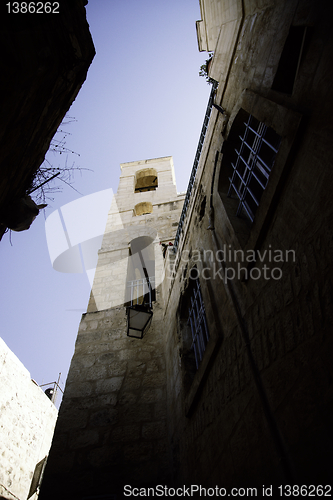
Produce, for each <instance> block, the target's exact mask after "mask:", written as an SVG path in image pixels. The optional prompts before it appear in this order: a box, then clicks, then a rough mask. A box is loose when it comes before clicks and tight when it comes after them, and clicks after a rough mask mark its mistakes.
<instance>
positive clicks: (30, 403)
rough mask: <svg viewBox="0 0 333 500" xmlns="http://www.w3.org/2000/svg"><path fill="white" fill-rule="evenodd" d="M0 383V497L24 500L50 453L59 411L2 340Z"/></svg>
mask: <svg viewBox="0 0 333 500" xmlns="http://www.w3.org/2000/svg"><path fill="white" fill-rule="evenodd" d="M0 383H1V391H0V497H1V498H6V499H9V500H12V499H17V498H18V499H19V500H26V499H27V497H28V493H29V490H30V484H31V480H32V477H33V474H34V470H35V467H36V465H37V463H38V462H40V461H41V460H42V459H43V458H44V457H45V456H47V454H48V452H49V449H50V446H51V440H52V436H53V431H54V426H55V422H56V419H57V416H58V411H57V409H56V407H55V406H54V404H53V403H52V402H51V401H50V399H49V398H48V397H47V396H46V395H45V393H44V391H43V390H42V389H41V388H40V387H38V385H37V384H36V382H34V381H33V380H31V377H30V373H29V372H28V370H27V369H26V368H25V367H24V366H23V365H22V363H21V362H20V361H19V359H18V358H17V357H16V356H15V355H14V354H13V353H12V352H11V351H10V349H9V348H8V347H7V345H6V344H5V343H4V342H3V340H2V339H0ZM30 498H32V499H33V500H34V499H35V498H37V497H36V496H35V495H33V496H32V497H30Z"/></svg>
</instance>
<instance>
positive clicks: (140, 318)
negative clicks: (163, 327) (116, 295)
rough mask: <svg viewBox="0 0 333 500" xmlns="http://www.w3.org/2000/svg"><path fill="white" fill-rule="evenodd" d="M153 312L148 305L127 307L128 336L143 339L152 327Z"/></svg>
mask: <svg viewBox="0 0 333 500" xmlns="http://www.w3.org/2000/svg"><path fill="white" fill-rule="evenodd" d="M152 317H153V311H152V310H151V309H150V307H147V306H146V305H140V304H135V305H132V306H129V307H127V335H128V337H134V338H137V339H142V338H143V336H144V334H145V333H146V332H147V330H148V329H149V327H150V324H151V320H152Z"/></svg>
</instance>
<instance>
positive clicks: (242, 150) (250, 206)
mask: <svg viewBox="0 0 333 500" xmlns="http://www.w3.org/2000/svg"><path fill="white" fill-rule="evenodd" d="M280 143H281V137H280V136H279V135H278V134H277V133H276V132H274V130H273V129H271V128H270V127H267V126H266V125H265V124H264V123H262V122H259V121H258V120H257V119H256V118H254V117H253V116H252V115H249V116H248V119H247V121H246V122H244V130H243V133H242V135H239V136H238V139H237V144H236V147H235V153H236V160H235V162H234V163H233V162H231V165H232V167H233V173H232V176H231V178H229V181H230V186H229V190H228V196H229V197H232V195H233V194H236V196H237V198H238V199H239V205H238V208H237V212H236V215H237V216H240V215H241V213H242V212H243V213H244V212H245V215H246V216H247V217H248V218H249V219H250V221H251V222H253V220H254V215H255V213H256V210H257V208H258V206H259V203H260V199H261V196H262V193H263V192H264V190H265V188H266V186H267V184H268V179H269V175H270V173H271V170H272V167H273V165H274V162H275V158H276V155H277V152H278V150H279V146H280Z"/></svg>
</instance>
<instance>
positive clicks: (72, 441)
mask: <svg viewBox="0 0 333 500" xmlns="http://www.w3.org/2000/svg"><path fill="white" fill-rule="evenodd" d="M183 201H184V194H177V190H176V183H175V176H174V168H173V161H172V157H165V158H157V159H151V160H145V161H138V162H131V163H124V164H122V165H121V176H120V181H119V186H118V190H117V193H116V194H115V196H114V199H113V200H112V203H111V208H110V211H109V214H108V221H107V225H106V230H105V234H104V238H103V243H102V247H101V249H100V251H99V257H98V264H97V268H96V272H95V278H94V283H93V287H92V291H91V297H90V301H89V305H88V310H87V313H86V314H84V315H83V317H82V321H81V324H80V328H79V334H78V337H77V342H76V347H75V353H74V356H73V359H72V362H71V366H70V370H69V374H68V378H67V382H66V387H65V393H64V398H63V402H62V405H61V409H60V415H61V418H60V421H59V425H58V426H57V427H56V431H55V436H54V440H53V445H52V453H51V455H50V458H49V461H48V464H47V469H46V475H45V478H44V482H43V492H42V493H41V494H42V498H43V496H44V498H53V496H52V495H54V498H59V497H63V498H64V497H65V496H64V495H65V494H64V491H63V488H64V485H66V494H67V495H68V496H67V498H73V499H74V498H84V497H89V496H91V495H96V494H104V493H108V494H110V496H109V497H108V498H112V496H111V494H114V493H118V494H119V492H121V491H122V486H123V484H125V483H127V482H128V481H130V483H129V484H131V483H132V484H141V483H142V481H143V482H144V483H145V484H147V485H150V484H157V483H158V482H161V481H162V482H166V483H170V481H171V464H170V450H169V445H168V437H167V436H168V435H167V423H166V416H167V399H166V398H167V392H166V390H167V381H166V362H165V347H166V346H165V338H164V337H165V331H164V327H163V314H164V310H165V304H164V301H163V293H162V283H163V280H164V273H165V267H164V264H165V259H164V257H163V254H165V252H166V250H164V248H165V249H167V246H166V245H168V246H169V243H170V242H173V240H174V238H175V234H176V230H177V227H178V222H179V217H180V213H181V210H182V206H183ZM147 282H150V283H151V292H150V293H151V301H152V312H153V316H152V320H151V325H150V328H149V333H147V335H146V336H144V337H143V339H138V338H133V337H129V336H127V323H128V319H127V314H126V313H127V306H129V305H130V303H132V304H133V305H134V306H137V305H139V306H140V305H141V304H142V302H143V299H144V298H145V296H146V292H147V290H148V287H147ZM133 311H134V313H135V312H136V310H135V309H133ZM129 333H131V332H129ZM131 334H132V335H134V336H136V332H135V331H134V332H132V333H131Z"/></svg>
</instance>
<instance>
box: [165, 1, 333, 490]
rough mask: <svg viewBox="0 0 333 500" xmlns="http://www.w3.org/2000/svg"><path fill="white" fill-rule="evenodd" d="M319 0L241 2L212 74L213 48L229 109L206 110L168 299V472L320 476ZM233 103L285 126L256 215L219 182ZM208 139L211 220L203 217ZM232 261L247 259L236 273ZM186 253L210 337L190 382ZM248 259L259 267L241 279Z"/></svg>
mask: <svg viewBox="0 0 333 500" xmlns="http://www.w3.org/2000/svg"><path fill="white" fill-rule="evenodd" d="M328 12H329V4H328V2H320V3H319V4H318V3H316V4H315V3H314V2H299V3H296V2H279V3H278V4H276V5H275V6H273V5H272V3H271V2H264V3H262V4H261V5H259V4H258V2H244V11H243V14H242V16H243V17H242V27H241V29H240V32H239V37H238V39H237V40H236V42H237V43H235V52H234V53H232V54H231V58H230V66H227V67H226V68H225V69H226V70H227V71H226V72H225V71H224V72H223V74H221V75H220V76H219V75H217V73H218V67H219V66H218V64H219V63H218V61H219V54H218V51H217V52H215V54H214V58H215V68H214V60H213V63H212V71H214V74H213V75H211V76H213V77H214V78H218V79H219V80H221V83H220V86H219V89H218V92H217V96H216V98H215V102H216V103H217V104H218V105H220V106H221V107H222V108H223V109H224V111H225V112H224V114H223V115H222V114H221V113H220V112H218V111H217V110H213V112H212V117H211V120H210V125H209V130H208V133H207V138H206V141H205V145H204V148H203V153H202V157H201V161H200V164H199V167H198V173H197V180H196V183H197V188H196V189H194V190H193V193H192V200H191V203H190V209H189V211H188V215H187V220H186V222H185V225H184V227H185V230H184V232H183V235H182V237H181V239H180V246H179V250H178V253H177V256H176V257H175V262H176V268H175V270H176V276H175V279H174V280H173V281H172V282H171V286H170V288H169V291H168V294H167V299H166V304H167V309H166V312H165V325H168V334H167V374H168V424H169V433H170V442H171V446H172V449H173V460H174V470H175V471H176V478H177V479H176V482H177V483H178V484H183V483H184V482H185V483H186V484H191V483H192V484H202V485H204V486H206V487H208V486H210V487H212V486H213V487H214V486H215V485H220V486H225V487H230V488H231V487H246V486H258V487H261V486H262V485H263V484H284V483H287V484H326V483H329V482H330V470H329V469H330V465H329V464H330V463H332V459H333V456H332V443H333V435H332V430H331V426H330V424H329V421H330V420H331V419H332V395H333V394H332V393H333V386H332V365H331V362H330V357H331V355H332V335H331V334H332V315H333V312H332V299H331V298H332V290H333V286H332V265H331V259H330V253H331V250H332V241H333V239H332V236H333V234H332V229H331V225H332V224H331V222H330V221H332V204H331V186H332V168H331V167H332V145H331V140H330V139H329V136H330V133H329V132H328V131H329V130H332V118H331V117H332V111H333V110H332V101H331V100H329V99H328V94H329V92H330V90H329V89H330V83H329V78H330V77H329V75H330V74H331V65H330V62H329V61H330V55H329V54H330V53H331V51H332V38H331V36H330V35H329V33H330V28H329V22H328V21H327V18H328V17H327V15H328ZM291 25H295V26H302V25H306V26H308V27H309V28H308V29H309V31H308V32H307V33H308V34H309V35H310V36H309V38H305V40H306V43H305V45H304V52H303V56H302V58H301V62H300V65H299V69H298V74H297V77H296V79H295V84H294V88H293V92H292V94H291V95H289V94H285V93H283V92H278V91H276V90H273V89H272V88H271V87H272V86H273V81H274V77H275V74H276V72H277V68H278V64H279V59H280V56H281V52H282V49H283V46H284V43H285V41H286V38H287V35H288V32H289V28H290V26H291ZM220 61H222V59H220ZM250 96H251V97H250ZM240 109H244V110H246V111H248V112H249V113H251V114H253V115H254V116H255V117H256V118H258V120H260V121H263V122H264V123H265V124H267V125H268V126H270V127H273V129H274V130H277V131H278V133H279V134H280V135H281V137H282V142H281V146H280V150H279V153H278V156H277V158H276V163H275V165H274V167H273V170H272V173H271V176H270V180H269V183H268V186H267V188H266V191H265V193H264V194H263V196H262V199H261V201H260V206H259V208H258V211H257V213H256V216H255V220H254V222H253V224H252V225H250V224H249V223H248V222H247V221H246V220H245V219H243V220H242V219H239V218H237V217H236V216H235V215H234V216H233V215H230V210H229V206H228V205H227V204H228V203H230V198H227V197H226V196H225V194H224V191H223V186H224V185H223V183H222V177H223V175H224V170H225V169H226V165H227V163H226V162H227V149H226V147H225V146H226V144H227V143H228V141H231V131H232V126H233V124H234V123H235V119H236V117H237V116H238V112H239V111H240ZM216 151H219V158H218V161H217V164H216V171H215V181H214V189H213V200H212V202H213V206H214V209H215V212H214V213H215V230H213V231H212V230H208V229H207V228H208V226H209V224H210V222H209V206H210V201H211V198H210V196H211V185H212V181H213V172H214V163H215V157H216ZM208 250H209V251H210V252H207V251H208ZM229 250H230V251H231V259H230V258H229ZM275 250H279V251H281V252H282V254H283V258H282V260H280V261H274V260H273V259H272V258H271V259H270V258H269V251H275ZM234 251H238V256H237V257H235V256H234V255H235V254H234ZM241 251H243V252H245V255H247V253H246V252H249V251H252V252H255V255H256V261H255V262H252V263H250V262H249V261H245V259H243V260H242V258H241V255H242V254H241ZM288 251H289V252H290V253H289V254H287V253H286V252H288ZM217 252H219V253H218V258H217V257H216V253H217ZM258 252H259V253H258ZM259 254H260V256H261V258H259ZM198 255H199V257H198ZM189 256H191V257H190V258H189ZM222 256H223V257H224V259H222V258H221V257H222ZM288 257H289V258H288ZM182 259H183V260H182ZM261 259H262V260H261ZM238 265H239V266H240V267H242V268H243V270H242V272H241V274H240V276H237V273H236V277H235V278H234V279H233V278H231V276H233V273H232V271H233V270H235V271H236V270H237V268H238ZM194 266H196V267H197V269H198V271H199V276H200V283H201V288H202V295H203V298H204V303H205V307H206V316H207V322H208V328H209V333H210V341H209V343H208V346H207V351H206V352H205V355H204V358H203V361H202V363H201V365H200V366H199V369H198V371H197V373H196V375H195V376H194V379H193V381H192V384H191V386H190V387H188V378H187V377H188V374H187V373H186V363H185V359H184V352H183V342H184V339H183V337H184V335H185V333H184V331H185V330H184V324H183V323H182V317H181V307H180V306H179V304H180V302H181V301H182V300H183V297H185V296H186V291H187V289H188V285H189V280H190V270H191V268H193V267H194ZM264 266H266V267H267V268H269V269H270V270H272V269H273V268H277V269H278V270H277V271H274V272H275V275H274V276H275V278H274V277H272V276H271V274H270V273H269V274H268V276H269V277H268V278H267V279H265V278H264ZM252 267H255V268H256V269H257V271H256V273H253V275H252V276H253V277H251V275H250V277H249V278H248V279H247V278H246V274H249V273H250V271H251V269H252ZM280 271H281V272H280Z"/></svg>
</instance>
